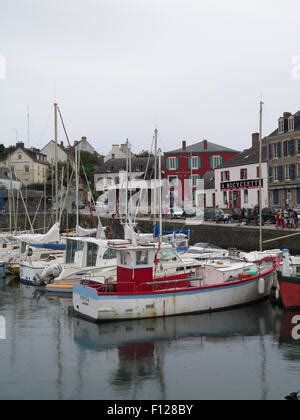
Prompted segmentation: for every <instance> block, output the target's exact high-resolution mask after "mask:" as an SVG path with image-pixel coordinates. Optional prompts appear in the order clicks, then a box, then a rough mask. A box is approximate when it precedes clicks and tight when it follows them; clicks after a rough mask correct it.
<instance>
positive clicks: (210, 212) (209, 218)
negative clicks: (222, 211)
mask: <svg viewBox="0 0 300 420" xmlns="http://www.w3.org/2000/svg"><path fill="white" fill-rule="evenodd" d="M218 211H219V209H214V208H207V209H205V210H204V220H205V222H215V221H216V214H217V212H218Z"/></svg>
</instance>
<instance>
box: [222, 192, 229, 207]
mask: <svg viewBox="0 0 300 420" xmlns="http://www.w3.org/2000/svg"><path fill="white" fill-rule="evenodd" d="M223 202H224V204H225V205H226V206H227V205H228V196H227V191H224V193H223Z"/></svg>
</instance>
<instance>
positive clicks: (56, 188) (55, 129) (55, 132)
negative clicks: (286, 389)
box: [54, 103, 59, 223]
mask: <svg viewBox="0 0 300 420" xmlns="http://www.w3.org/2000/svg"><path fill="white" fill-rule="evenodd" d="M57 112H58V104H57V103H55V104H54V140H55V223H58V220H59V217H58V127H57V120H58V114H57Z"/></svg>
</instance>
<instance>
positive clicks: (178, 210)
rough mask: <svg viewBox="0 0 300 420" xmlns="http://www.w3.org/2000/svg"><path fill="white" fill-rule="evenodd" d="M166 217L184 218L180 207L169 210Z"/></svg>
mask: <svg viewBox="0 0 300 420" xmlns="http://www.w3.org/2000/svg"><path fill="white" fill-rule="evenodd" d="M167 217H168V218H170V219H183V218H184V217H185V216H184V210H182V208H180V207H172V208H169V210H168V214H167Z"/></svg>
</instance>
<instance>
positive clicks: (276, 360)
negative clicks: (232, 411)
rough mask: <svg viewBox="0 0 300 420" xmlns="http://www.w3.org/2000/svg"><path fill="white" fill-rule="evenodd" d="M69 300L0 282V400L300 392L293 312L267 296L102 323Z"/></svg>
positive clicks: (251, 396) (270, 395)
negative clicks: (80, 313) (227, 306)
mask: <svg viewBox="0 0 300 420" xmlns="http://www.w3.org/2000/svg"><path fill="white" fill-rule="evenodd" d="M70 303H71V301H68V300H63V299H60V298H49V297H47V296H46V295H45V294H44V293H43V292H40V291H38V290H37V289H34V288H31V287H27V286H20V285H19V284H18V283H16V282H15V281H13V280H10V279H6V280H0V316H1V317H4V319H5V322H6V339H5V340H0V355H1V357H0V372H1V375H0V399H1V400H2V399H101V400H102V399H105V400H119V399H125V400H137V399H146V400H147V399H154V400H165V399H173V400H176V399H179V400H184V399H188V400H191V399H192V400H202V399H210V400H215V399H251V400H253V399H255V400H257V399H258V400H270V399H280V400H282V399H284V397H285V396H286V395H287V394H290V393H291V392H294V391H298V390H299V389H300V340H295V337H294V338H293V337H292V330H293V328H294V326H293V325H292V319H293V317H294V316H295V315H297V313H288V312H284V311H283V310H282V309H280V308H278V307H276V306H273V305H272V304H271V303H270V302H264V303H261V304H258V305H255V306H250V307H247V308H242V309H237V310H232V311H226V312H220V313H216V314H212V315H195V316H180V317H176V318H168V319H154V320H145V321H131V322H118V323H107V324H101V325H96V324H93V323H90V322H87V321H84V320H81V319H78V318H75V317H74V316H73V315H72V313H70V311H69V305H70ZM298 315H300V311H299V313H298Z"/></svg>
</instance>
